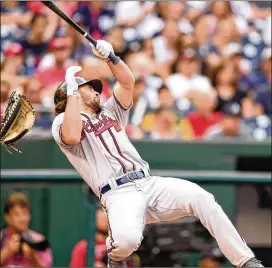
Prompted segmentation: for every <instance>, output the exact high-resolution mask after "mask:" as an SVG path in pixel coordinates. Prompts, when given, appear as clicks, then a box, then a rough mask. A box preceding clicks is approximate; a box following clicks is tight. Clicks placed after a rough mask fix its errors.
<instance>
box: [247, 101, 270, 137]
mask: <svg viewBox="0 0 272 268" xmlns="http://www.w3.org/2000/svg"><path fill="white" fill-rule="evenodd" d="M259 108H260V107H259V105H257V104H256V102H255V101H254V99H252V98H246V99H244V100H243V103H242V123H243V124H245V125H246V126H247V128H248V130H249V132H250V134H251V135H252V136H253V137H254V138H255V139H256V140H257V141H263V140H265V139H267V138H268V137H271V118H269V117H268V116H267V115H265V114H263V113H261V114H260V111H259Z"/></svg>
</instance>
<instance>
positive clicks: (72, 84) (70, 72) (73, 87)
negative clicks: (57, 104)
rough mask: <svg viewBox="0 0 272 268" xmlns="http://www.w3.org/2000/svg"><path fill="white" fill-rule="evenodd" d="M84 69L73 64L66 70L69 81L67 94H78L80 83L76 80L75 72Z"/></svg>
mask: <svg viewBox="0 0 272 268" xmlns="http://www.w3.org/2000/svg"><path fill="white" fill-rule="evenodd" d="M81 70H82V67H81V66H71V67H69V68H68V69H67V70H66V75H65V81H66V83H67V95H68V96H69V95H70V96H77V94H78V84H77V82H76V78H75V74H76V73H77V72H80V71H81Z"/></svg>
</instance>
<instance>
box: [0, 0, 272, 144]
mask: <svg viewBox="0 0 272 268" xmlns="http://www.w3.org/2000/svg"><path fill="white" fill-rule="evenodd" d="M57 4H58V5H59V6H60V7H61V8H62V9H63V10H64V11H65V12H66V13H67V14H69V15H70V16H71V17H72V18H73V19H74V20H75V21H76V22H77V23H78V24H79V25H80V26H82V27H83V28H84V29H86V30H88V32H89V33H90V34H91V35H92V36H94V37H95V38H96V39H105V40H107V41H108V42H110V43H111V44H112V45H113V48H114V51H115V54H117V55H118V56H120V57H121V58H122V59H123V60H124V61H125V62H126V63H127V64H128V66H129V67H130V69H131V70H132V72H133V74H134V76H135V79H136V84H135V91H134V96H133V99H134V102H133V106H132V109H131V112H130V117H129V124H128V126H127V129H126V130H127V134H128V135H129V137H130V138H132V139H142V138H150V139H156V140H157V139H167V140H169V139H170V140H173V139H179V140H185V141H191V140H219V139H222V138H223V139H228V138H236V139H242V140H256V141H262V140H265V139H267V138H268V137H271V7H270V8H268V7H267V8H266V7H262V8H261V7H259V6H257V5H256V4H254V3H253V2H245V1H233V2H227V1H176V2H175V1H173V2H172V1H171V2H170V1H169V2H152V1H118V2H104V1H92V2H86V1H77V2H73V1H69V2H57ZM71 65H81V66H82V67H83V71H82V72H81V75H82V76H84V77H85V78H87V79H93V78H98V79H101V81H102V82H103V85H104V90H103V93H102V100H103V102H105V101H106V100H107V99H108V98H109V97H110V96H111V94H112V90H111V88H112V87H113V85H114V83H115V80H114V77H113V76H112V74H111V72H110V70H109V68H108V67H107V65H106V63H104V62H102V61H100V60H99V59H97V58H96V57H95V56H94V55H93V54H92V50H91V48H90V45H89V43H88V42H87V41H86V40H85V39H84V37H82V36H81V35H80V34H78V33H77V32H75V31H74V30H73V29H72V28H71V27H70V26H69V25H68V24H67V23H66V22H65V21H63V20H61V19H60V18H59V17H58V16H56V15H55V14H54V13H53V12H52V11H51V10H49V9H48V8H46V7H45V6H44V5H43V4H42V3H40V2H34V1H28V2H21V1H20V2H19V1H3V2H1V115H2V114H3V112H4V109H5V103H6V101H7V99H8V96H9V95H10V93H11V92H12V91H13V90H16V91H17V92H21V93H23V94H25V95H26V96H28V97H29V98H30V99H31V101H32V102H33V103H34V104H35V108H36V111H37V113H36V127H35V129H36V130H41V131H42V132H44V129H50V128H51V123H52V120H53V117H54V114H53V110H54V107H53V106H54V104H53V97H52V96H53V94H54V91H55V90H56V88H57V86H58V85H59V84H60V83H61V82H62V81H63V80H64V77H65V70H66V68H67V67H69V66H71ZM32 133H35V131H33V132H32Z"/></svg>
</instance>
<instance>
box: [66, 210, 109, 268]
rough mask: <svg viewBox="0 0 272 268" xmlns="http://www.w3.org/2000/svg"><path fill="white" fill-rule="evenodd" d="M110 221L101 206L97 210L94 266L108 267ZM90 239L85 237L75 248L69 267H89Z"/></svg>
mask: <svg viewBox="0 0 272 268" xmlns="http://www.w3.org/2000/svg"><path fill="white" fill-rule="evenodd" d="M107 236H108V221H107V217H106V214H105V213H104V211H103V210H102V209H101V208H99V209H97V211H96V234H95V241H96V243H95V264H94V267H107V260H106V257H107V254H106V251H107V247H106V239H107ZM87 248H88V241H87V240H86V239H83V240H81V241H79V242H78V243H77V244H76V245H75V246H74V248H73V250H72V254H71V260H70V265H69V267H73V268H76V267H87Z"/></svg>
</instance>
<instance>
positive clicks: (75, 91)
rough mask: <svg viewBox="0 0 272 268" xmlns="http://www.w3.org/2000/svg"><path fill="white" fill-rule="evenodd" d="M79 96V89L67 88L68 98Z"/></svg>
mask: <svg viewBox="0 0 272 268" xmlns="http://www.w3.org/2000/svg"><path fill="white" fill-rule="evenodd" d="M77 95H78V89H75V88H67V96H75V97H76V96H77Z"/></svg>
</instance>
